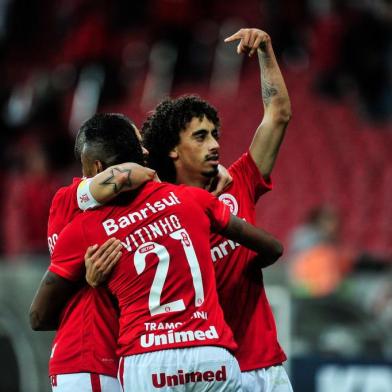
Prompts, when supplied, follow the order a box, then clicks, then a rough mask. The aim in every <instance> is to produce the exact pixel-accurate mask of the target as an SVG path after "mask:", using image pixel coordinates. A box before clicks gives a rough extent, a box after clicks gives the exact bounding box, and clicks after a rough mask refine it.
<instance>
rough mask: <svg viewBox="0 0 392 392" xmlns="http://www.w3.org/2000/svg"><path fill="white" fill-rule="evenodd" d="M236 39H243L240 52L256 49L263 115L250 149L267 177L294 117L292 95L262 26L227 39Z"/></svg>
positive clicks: (261, 171)
mask: <svg viewBox="0 0 392 392" xmlns="http://www.w3.org/2000/svg"><path fill="white" fill-rule="evenodd" d="M236 40H240V42H239V44H238V47H237V53H238V54H241V53H245V54H248V55H249V57H251V56H253V54H254V53H255V52H256V51H257V56H258V60H259V66H260V78H261V96H262V100H263V106H264V116H263V120H262V122H261V124H260V125H259V127H258V128H257V130H256V133H255V135H254V137H253V140H252V143H251V145H250V148H249V150H250V154H251V155H252V158H253V160H254V161H255V163H256V165H257V167H258V168H259V170H260V173H261V175H262V176H263V177H264V178H268V177H269V175H270V174H271V172H272V169H273V167H274V164H275V161H276V158H277V155H278V152H279V148H280V145H281V143H282V140H283V138H284V135H285V131H286V127H287V124H288V123H289V120H290V118H291V104H290V98H289V94H288V92H287V88H286V85H285V82H284V79H283V76H282V74H281V72H280V69H279V65H278V62H277V61H276V57H275V54H274V50H273V48H272V43H271V38H270V36H269V35H268V34H267V33H266V32H264V31H262V30H259V29H241V30H239V31H237V32H236V33H235V34H233V35H232V36H230V37H228V38H226V39H225V42H231V41H236Z"/></svg>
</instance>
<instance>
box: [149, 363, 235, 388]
mask: <svg viewBox="0 0 392 392" xmlns="http://www.w3.org/2000/svg"><path fill="white" fill-rule="evenodd" d="M151 378H152V385H153V386H154V387H155V388H163V387H165V386H168V387H172V386H175V385H184V384H190V383H197V382H212V381H218V382H222V381H226V380H227V375H226V366H222V367H221V368H220V369H219V370H217V371H216V372H214V371H213V370H206V371H204V372H198V371H194V372H189V373H185V372H184V371H183V370H182V369H179V370H178V372H177V373H176V374H166V373H159V374H158V373H152V374H151Z"/></svg>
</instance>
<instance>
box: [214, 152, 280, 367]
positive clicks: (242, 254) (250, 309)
mask: <svg viewBox="0 0 392 392" xmlns="http://www.w3.org/2000/svg"><path fill="white" fill-rule="evenodd" d="M229 172H230V175H231V176H232V177H233V182H232V184H231V185H230V187H229V188H228V189H226V190H225V193H223V194H222V195H220V196H219V199H220V200H221V201H223V202H224V203H226V204H227V205H228V206H230V210H231V213H232V214H234V215H237V216H238V217H241V218H243V219H245V220H246V221H247V222H249V223H252V224H254V223H255V204H256V202H257V200H258V198H259V197H260V196H261V195H262V194H263V193H265V192H267V191H269V190H270V189H271V188H272V187H271V184H269V183H266V182H265V181H264V180H263V178H262V177H261V175H260V172H259V170H258V168H257V166H256V164H255V163H254V161H253V159H252V158H251V156H250V154H249V153H246V154H244V155H242V157H241V158H240V159H238V160H237V161H236V162H234V163H233V164H232V165H231V166H230V168H229ZM211 246H212V249H211V255H212V260H213V261H214V263H215V273H216V280H217V287H218V294H219V301H220V304H221V306H222V309H223V312H224V315H225V320H226V322H227V324H228V325H229V326H230V327H231V329H232V331H233V333H234V339H235V341H236V343H237V344H238V349H237V351H236V352H235V356H236V358H237V360H238V362H239V364H240V368H241V371H249V370H254V369H259V368H263V367H267V366H271V365H274V364H278V363H281V362H283V361H285V360H286V355H285V354H284V352H283V350H282V348H281V347H280V345H279V343H278V340H277V333H276V326H275V321H274V317H273V314H272V311H271V308H270V305H269V303H268V299H267V296H266V294H265V291H264V286H263V274H262V271H261V269H253V270H249V269H247V268H246V265H248V264H249V261H250V260H251V259H252V258H253V257H255V256H256V254H255V253H254V252H252V251H251V250H249V249H247V248H245V247H242V246H239V245H238V244H235V243H234V242H233V241H229V240H227V239H225V238H223V237H222V236H220V235H216V234H213V235H212V236H211Z"/></svg>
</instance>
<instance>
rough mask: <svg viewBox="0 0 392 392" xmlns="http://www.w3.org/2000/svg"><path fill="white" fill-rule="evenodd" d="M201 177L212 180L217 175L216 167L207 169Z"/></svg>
mask: <svg viewBox="0 0 392 392" xmlns="http://www.w3.org/2000/svg"><path fill="white" fill-rule="evenodd" d="M202 174H203V176H204V177H207V178H213V177H216V176H217V175H218V165H213V166H211V167H210V168H209V169H207V170H204V171H203V173H202Z"/></svg>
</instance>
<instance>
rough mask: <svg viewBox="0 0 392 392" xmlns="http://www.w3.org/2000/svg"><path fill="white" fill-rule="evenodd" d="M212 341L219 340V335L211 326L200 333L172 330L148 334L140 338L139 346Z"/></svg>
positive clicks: (198, 331)
mask: <svg viewBox="0 0 392 392" xmlns="http://www.w3.org/2000/svg"><path fill="white" fill-rule="evenodd" d="M214 339H219V335H218V332H217V331H216V328H215V327H214V326H213V325H211V327H210V328H209V329H207V330H206V331H201V330H199V329H197V330H195V331H192V330H188V331H178V332H174V331H173V330H169V331H167V332H165V333H162V334H160V335H158V334H155V333H149V334H146V335H142V336H141V337H140V345H141V346H142V347H144V348H148V347H152V346H166V345H168V344H173V343H186V342H194V341H195V340H214Z"/></svg>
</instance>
